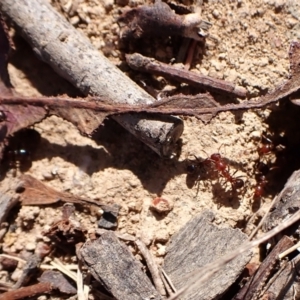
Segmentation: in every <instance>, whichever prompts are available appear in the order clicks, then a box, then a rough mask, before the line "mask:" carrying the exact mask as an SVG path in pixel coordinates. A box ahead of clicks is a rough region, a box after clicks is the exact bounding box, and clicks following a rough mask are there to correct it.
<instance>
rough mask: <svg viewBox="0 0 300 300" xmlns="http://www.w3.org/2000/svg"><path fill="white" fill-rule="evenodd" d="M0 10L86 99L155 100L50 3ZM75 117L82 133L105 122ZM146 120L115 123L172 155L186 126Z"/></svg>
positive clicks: (4, 4) (7, 0)
mask: <svg viewBox="0 0 300 300" xmlns="http://www.w3.org/2000/svg"><path fill="white" fill-rule="evenodd" d="M0 10H1V11H2V12H3V13H5V14H6V15H8V16H9V17H10V18H11V19H12V20H13V21H14V22H15V24H16V25H17V28H18V29H19V30H20V32H21V34H22V35H23V37H24V38H25V39H26V40H27V41H28V43H29V44H30V45H31V46H32V47H33V49H34V51H35V52H36V54H37V55H38V56H39V57H40V58H41V59H42V60H43V61H45V62H46V63H47V64H49V65H50V66H51V67H52V68H53V69H54V70H55V71H56V72H57V73H58V74H59V75H61V76H62V77H64V78H65V79H67V80H68V81H69V82H71V83H72V84H73V85H74V86H76V87H77V88H78V89H79V90H80V91H81V92H82V93H84V94H85V95H93V96H101V97H103V96H105V97H107V99H109V100H110V102H111V103H112V104H122V103H127V104H130V105H133V106H134V105H137V104H149V103H152V102H154V101H155V99H154V98H152V97H151V96H150V95H149V94H147V93H146V92H145V91H144V90H142V89H141V88H140V87H139V86H138V85H137V84H135V83H134V82H133V81H131V80H130V78H128V77H127V76H126V75H125V74H123V73H122V72H121V71H120V70H119V69H118V68H117V67H115V66H114V65H113V64H112V63H111V62H110V61H109V60H108V59H107V58H105V57H104V56H103V55H102V54H101V53H100V52H99V51H98V49H96V48H94V46H93V45H92V44H91V43H90V41H89V40H88V39H87V38H86V37H85V36H84V35H83V34H82V33H81V32H79V31H77V30H76V29H75V28H74V27H73V26H72V25H71V24H70V23H68V22H67V21H66V20H65V18H64V17H63V16H62V15H60V14H59V13H58V12H57V11H55V9H54V8H53V7H52V6H51V5H50V4H49V1H47V0H23V1H21V2H19V1H15V0H3V1H2V0H1V1H0ZM67 113H69V112H67ZM72 115H73V117H74V118H76V116H77V115H80V116H81V118H80V119H81V120H83V121H85V120H87V122H85V123H84V130H81V131H84V132H85V133H86V134H90V133H92V132H93V131H94V130H95V129H96V128H97V127H98V126H99V125H100V124H101V122H102V118H101V117H100V116H98V115H97V114H96V113H95V112H93V116H92V117H91V114H89V113H88V112H85V111H82V110H81V111H76V112H75V111H74V112H72ZM147 117H148V116H146V115H139V116H138V115H123V116H114V119H115V120H116V121H117V122H119V123H120V124H121V125H122V126H123V127H125V128H126V129H127V130H129V131H130V132H131V133H132V134H134V135H135V136H136V137H138V138H139V139H140V140H142V141H143V142H144V143H146V144H147V145H148V146H149V147H150V148H152V149H153V150H154V151H155V152H156V153H158V154H159V155H162V156H168V155H169V154H170V152H172V150H173V149H172V147H173V146H174V144H175V142H176V140H177V139H178V138H179V137H180V135H181V133H182V131H183V123H182V121H181V120H180V119H178V118H176V117H172V116H160V117H159V118H156V119H154V120H153V119H152V120H147V119H145V118H147ZM78 123H79V122H78Z"/></svg>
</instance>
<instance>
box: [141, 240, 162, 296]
mask: <svg viewBox="0 0 300 300" xmlns="http://www.w3.org/2000/svg"><path fill="white" fill-rule="evenodd" d="M135 244H136V245H137V247H138V249H139V250H140V252H141V253H142V255H143V257H144V259H145V260H146V263H147V266H148V269H149V271H150V273H151V276H152V280H153V283H154V285H155V287H156V289H157V291H158V292H159V293H160V294H161V295H162V296H166V290H165V289H164V284H163V282H162V280H161V278H160V275H159V270H158V267H157V265H156V264H155V262H154V258H153V256H152V254H151V253H150V251H149V250H148V249H147V247H146V245H145V244H144V243H143V242H142V241H141V240H139V239H136V241H135Z"/></svg>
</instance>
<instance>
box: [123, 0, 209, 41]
mask: <svg viewBox="0 0 300 300" xmlns="http://www.w3.org/2000/svg"><path fill="white" fill-rule="evenodd" d="M118 23H119V25H120V27H121V33H120V36H121V39H125V40H130V39H132V38H140V37H142V36H170V35H171V36H172V35H180V36H184V37H188V38H192V39H195V40H197V41H203V40H204V38H205V37H206V36H207V31H208V29H209V28H210V27H211V24H210V23H209V22H207V21H204V20H202V19H201V16H200V14H199V13H190V14H186V15H177V14H176V13H175V12H174V11H173V10H172V9H171V8H170V6H169V5H168V4H166V3H164V2H162V1H161V0H156V1H155V3H154V4H153V5H142V6H138V7H136V8H132V9H130V10H127V11H125V12H124V13H123V15H122V16H121V17H120V18H119V20H118Z"/></svg>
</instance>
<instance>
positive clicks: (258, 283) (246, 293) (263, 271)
mask: <svg viewBox="0 0 300 300" xmlns="http://www.w3.org/2000/svg"><path fill="white" fill-rule="evenodd" d="M293 245H294V243H293V241H292V240H291V239H290V238H289V237H287V236H283V237H282V239H281V240H280V241H279V242H278V244H277V245H276V246H275V247H274V249H273V250H272V251H271V253H270V254H269V255H268V256H267V257H266V258H265V259H264V261H263V262H262V264H261V265H260V267H259V269H258V270H257V272H256V273H255V274H254V275H253V276H252V277H251V278H249V280H248V281H247V283H246V284H245V285H244V286H243V288H242V289H241V290H240V292H239V293H238V295H236V296H235V297H234V300H250V299H254V298H255V297H256V296H257V295H258V294H259V293H260V292H261V290H262V289H263V288H264V285H265V284H266V283H267V281H268V280H269V277H270V274H271V272H272V271H274V270H273V269H275V264H276V263H278V262H279V261H278V255H279V254H280V253H281V252H283V251H284V250H286V249H288V248H290V247H291V246H293Z"/></svg>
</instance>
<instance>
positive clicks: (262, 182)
mask: <svg viewBox="0 0 300 300" xmlns="http://www.w3.org/2000/svg"><path fill="white" fill-rule="evenodd" d="M256 168H257V170H258V172H259V173H258V174H256V182H257V185H256V187H255V190H254V195H253V196H254V198H261V196H262V195H263V194H264V191H265V186H266V185H267V183H268V181H267V178H266V176H267V175H268V173H269V172H270V167H269V166H268V165H267V164H265V163H264V162H261V161H259V162H258V163H257V164H256Z"/></svg>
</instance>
